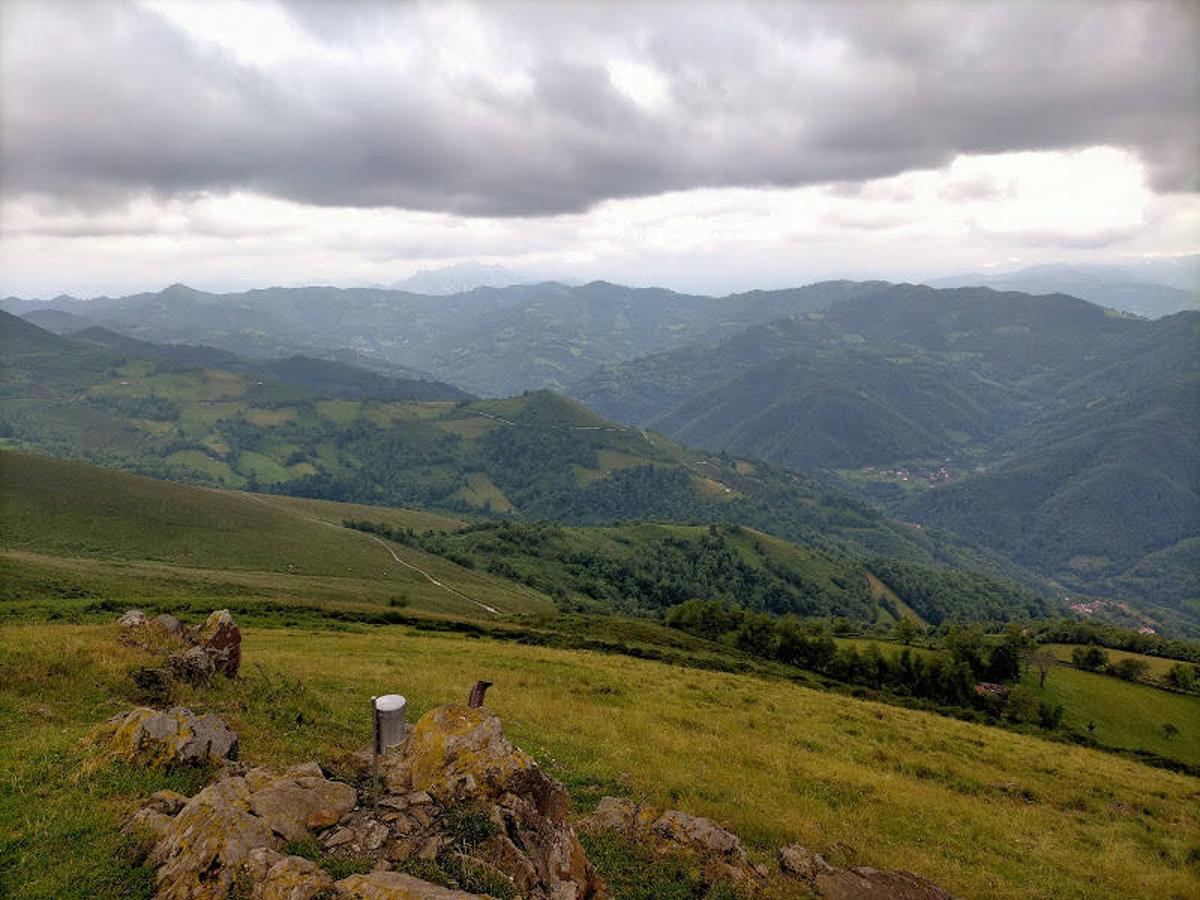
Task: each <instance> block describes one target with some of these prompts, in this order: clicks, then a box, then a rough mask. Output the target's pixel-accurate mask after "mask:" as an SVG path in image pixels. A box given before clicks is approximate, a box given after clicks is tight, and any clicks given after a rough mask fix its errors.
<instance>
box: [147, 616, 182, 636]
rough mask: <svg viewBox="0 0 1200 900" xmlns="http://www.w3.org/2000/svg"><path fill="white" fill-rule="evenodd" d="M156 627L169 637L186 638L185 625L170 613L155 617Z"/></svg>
mask: <svg viewBox="0 0 1200 900" xmlns="http://www.w3.org/2000/svg"><path fill="white" fill-rule="evenodd" d="M154 625H155V626H157V627H158V628H160V629H161V630H162V631H163V632H165V633H166V634H167V636H168V637H173V638H182V637H183V636H184V627H183V623H182V622H180V621H179V620H178V619H177V618H175V617H174V616H173V615H171V614H170V613H163V614H162V615H158V616H155V617H154Z"/></svg>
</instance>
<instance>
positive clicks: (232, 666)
mask: <svg viewBox="0 0 1200 900" xmlns="http://www.w3.org/2000/svg"><path fill="white" fill-rule="evenodd" d="M190 638H191V640H192V642H193V643H195V644H196V645H197V646H200V647H203V648H204V649H205V650H206V651H207V652H208V654H209V656H210V657H211V658H212V661H213V666H214V667H215V669H216V671H218V672H220V673H221V674H222V675H225V676H227V677H229V678H233V677H234V676H236V675H237V673H238V667H239V666H240V665H241V662H242V632H241V631H240V630H239V629H238V627H237V625H235V624H234V622H233V616H232V615H231V614H230V612H229V610H227V609H218V610H217V611H216V612H214V613H212V614H210V615H209V617H208V618H207V619H206V620H205V622H204V624H203V625H200V626H199V627H197V628H196V629H194V630H193V631H192V632H191V634H190Z"/></svg>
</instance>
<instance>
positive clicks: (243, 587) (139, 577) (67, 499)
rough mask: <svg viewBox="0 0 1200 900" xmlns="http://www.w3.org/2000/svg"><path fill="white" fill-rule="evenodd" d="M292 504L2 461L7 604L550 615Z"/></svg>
mask: <svg viewBox="0 0 1200 900" xmlns="http://www.w3.org/2000/svg"><path fill="white" fill-rule="evenodd" d="M281 501H282V498H273V497H271V498H259V497H256V496H254V495H251V494H243V493H234V492H229V491H215V490H209V489H205V488H198V487H191V486H187V485H180V484H172V483H170V482H165V481H159V480H156V479H150V478H144V477H141V476H137V475H132V474H128V473H125V472H117V471H112V470H108V469H99V468H95V467H92V466H86V465H82V464H80V463H76V462H68V461H65V460H56V459H46V458H43V457H37V456H28V455H25V454H19V453H12V452H4V453H0V545H2V546H3V552H2V553H0V567H2V568H0V571H2V572H3V579H0V581H2V583H3V590H2V592H0V593H2V594H3V599H4V600H8V601H13V600H19V601H39V602H51V603H52V602H53V601H55V600H60V599H71V598H94V599H102V600H108V599H111V600H114V601H116V602H118V603H120V602H129V603H132V602H134V600H135V599H138V598H141V599H155V598H158V599H164V600H166V599H180V600H197V601H203V600H209V601H212V600H214V599H216V600H219V598H222V597H225V598H228V597H240V598H245V599H247V600H250V599H260V600H269V601H273V602H280V601H282V602H295V601H299V600H310V599H316V600H323V601H330V602H340V603H353V604H360V605H361V604H363V603H367V604H385V605H386V604H387V603H388V602H389V601H390V600H392V599H393V598H403V605H405V606H409V605H411V606H412V607H413V608H414V609H418V610H427V611H432V612H452V613H457V614H470V615H481V614H485V617H486V614H487V611H486V610H485V609H484V607H485V606H486V607H491V608H493V609H496V610H499V611H501V612H521V611H535V610H539V609H549V608H550V607H551V604H550V601H549V598H547V597H545V596H544V595H542V594H540V593H538V592H537V591H535V590H531V589H529V588H527V587H523V586H520V585H513V584H510V583H508V582H506V581H505V580H504V579H501V578H497V577H494V576H491V575H488V574H487V573H486V572H476V571H469V570H466V569H463V568H462V567H461V566H458V565H455V564H454V563H452V562H450V561H448V560H446V559H443V558H440V557H437V556H434V555H430V554H427V553H424V552H422V551H420V550H419V549H415V548H402V547H395V548H389V547H388V546H385V545H383V544H381V543H380V542H379V541H378V540H376V539H374V538H372V537H370V536H369V535H365V534H361V533H357V532H354V531H350V530H347V529H345V528H342V527H340V525H334V524H332V523H331V522H330V521H328V519H329V518H333V517H334V516H336V517H337V518H338V521H340V519H342V518H346V517H347V516H352V515H355V514H357V513H358V512H359V510H358V508H356V507H352V506H350V507H344V508H342V507H340V505H339V504H332V503H326V504H320V505H318V506H317V508H315V509H314V508H311V507H310V505H309V504H307V503H305V502H304V501H283V502H281ZM378 516H379V518H380V519H381V520H385V521H391V522H394V523H395V524H396V525H397V526H402V527H405V528H413V529H418V530H419V529H425V528H431V527H434V528H436V527H443V526H444V525H446V524H451V525H452V524H456V523H454V522H453V520H438V519H433V518H431V517H429V516H427V515H426V514H424V513H419V512H413V513H409V512H407V511H404V510H379V511H378ZM393 552H396V553H397V555H398V556H400V559H399V560H397V559H395V558H394V557H393V556H392V553H393ZM435 581H436V582H441V584H435V583H434V582H435Z"/></svg>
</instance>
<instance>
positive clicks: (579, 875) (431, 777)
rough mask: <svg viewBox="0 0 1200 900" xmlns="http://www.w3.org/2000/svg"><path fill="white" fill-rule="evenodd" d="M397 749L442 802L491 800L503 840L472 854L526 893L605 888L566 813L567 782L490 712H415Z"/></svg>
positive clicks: (584, 893) (583, 893)
mask: <svg viewBox="0 0 1200 900" xmlns="http://www.w3.org/2000/svg"><path fill="white" fill-rule="evenodd" d="M402 754H403V756H405V757H407V758H408V760H409V761H410V762H411V779H412V787H413V788H414V791H416V792H425V793H427V794H428V795H430V796H431V797H432V798H433V799H434V800H436V801H438V802H439V803H441V804H442V805H444V806H446V807H452V806H455V805H463V804H471V805H476V806H478V805H483V806H485V807H490V809H491V817H492V819H493V821H495V822H496V823H497V825H498V826H499V827H501V829H502V833H503V835H504V836H505V838H506V839H507V843H504V842H501V841H494V842H492V844H490V845H487V844H485V845H484V846H483V847H482V848H479V849H478V850H476V851H474V852H475V855H478V856H480V857H481V858H482V859H483V860H484V861H485V862H487V863H488V864H489V865H491V866H494V867H496V868H497V869H499V870H500V871H502V872H503V873H504V874H505V875H506V876H508V877H509V878H510V879H511V880H513V881H514V883H515V882H521V883H522V884H525V885H527V887H524V888H523V890H527V891H528V892H529V894H530V895H531V896H539V897H557V896H563V897H577V898H581V900H582V898H587V897H594V896H603V895H605V894H606V890H605V888H604V885H603V882H602V881H601V879H600V878H599V876H598V875H597V874H596V872H595V870H594V869H593V868H592V866H591V864H590V863H589V862H588V859H587V855H586V854H585V853H584V851H583V847H582V846H581V845H580V843H579V839H578V837H576V835H575V831H574V829H572V828H571V826H570V825H569V824H568V823H567V821H566V812H567V806H568V802H569V801H568V796H567V791H566V788H565V787H563V785H562V784H561V783H560V782H558V781H556V780H555V779H553V778H551V777H550V776H549V775H547V774H546V773H545V772H543V771H542V770H541V768H540V767H539V766H538V764H537V761H536V760H534V759H533V757H532V756H530V755H529V754H528V753H526V752H524V751H523V750H520V749H518V748H517V747H515V746H513V744H512V743H511V742H510V741H509V740H508V739H507V738H505V737H504V732H503V730H502V728H501V724H500V718H499V717H498V716H496V715H495V714H494V713H492V712H489V711H488V710H486V709H482V708H471V707H466V706H442V707H438V708H436V709H433V710H430V711H429V712H428V713H426V714H425V715H424V716H422V717H421V719H420V720H418V722H417V724H416V727H415V728H414V729H413V733H412V735H411V737H410V738H409V739H408V741H407V743H406V744H405V745H404V747H403V750H402ZM409 796H410V797H411V796H413V795H412V794H410V795H409ZM418 808H419V807H418ZM407 812H409V811H408V810H406V813H407ZM410 814H411V815H416V814H417V812H416V810H414V811H412V812H411V813H410ZM513 850H516V851H517V852H516V853H515V854H514V853H513V852H512V851H513ZM531 870H532V872H533V873H535V876H536V877H535V878H533V879H532V881H533V883H532V884H530V883H529V882H530V881H531V879H530V877H529V873H530V871H531Z"/></svg>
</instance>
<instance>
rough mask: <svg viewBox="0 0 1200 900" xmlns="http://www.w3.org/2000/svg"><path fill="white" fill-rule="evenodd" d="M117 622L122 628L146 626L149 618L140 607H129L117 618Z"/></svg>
mask: <svg viewBox="0 0 1200 900" xmlns="http://www.w3.org/2000/svg"><path fill="white" fill-rule="evenodd" d="M117 624H118V625H120V626H121V627H122V628H145V627H146V625H148V624H149V620H148V619H147V618H146V614H145V613H144V612H142V611H141V610H140V609H129V610H126V611H125V612H124V613H123V614H122V615H121V617H120V618H118V619H117Z"/></svg>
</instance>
